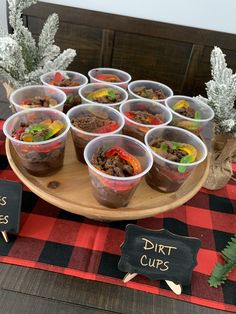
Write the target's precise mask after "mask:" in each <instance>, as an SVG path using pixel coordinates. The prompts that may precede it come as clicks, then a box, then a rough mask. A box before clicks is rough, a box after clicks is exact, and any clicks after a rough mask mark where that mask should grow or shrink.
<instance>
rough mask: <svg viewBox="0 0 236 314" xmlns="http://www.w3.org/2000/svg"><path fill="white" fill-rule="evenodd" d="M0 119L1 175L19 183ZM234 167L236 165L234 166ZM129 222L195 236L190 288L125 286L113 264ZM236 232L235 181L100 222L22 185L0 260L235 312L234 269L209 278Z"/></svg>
mask: <svg viewBox="0 0 236 314" xmlns="http://www.w3.org/2000/svg"><path fill="white" fill-rule="evenodd" d="M2 125H3V122H2V121H0V179H5V180H11V181H17V182H19V179H18V178H17V177H16V175H15V174H14V172H13V171H12V170H11V169H10V167H9V165H8V161H7V158H6V155H5V149H4V141H5V138H4V136H3V133H2V131H1V128H2ZM234 168H235V170H236V167H234ZM128 223H133V224H137V225H139V226H142V227H145V228H149V229H161V228H165V229H167V230H169V231H171V232H173V233H176V234H179V235H184V236H190V237H197V238H199V239H200V240H201V242H202V243H201V248H200V250H199V253H198V257H197V262H198V264H197V266H196V267H195V268H194V271H193V275H192V282H191V285H190V286H184V287H183V293H182V295H180V296H177V295H175V294H174V293H173V292H172V291H170V290H169V288H168V286H167V285H166V283H165V282H164V281H158V280H155V281H151V280H149V279H147V278H145V277H143V276H140V275H139V276H137V277H135V278H134V279H133V280H132V281H130V282H128V283H126V284H124V283H123V282H122V278H123V277H124V275H125V274H124V273H122V272H121V271H119V269H118V268H117V264H118V261H119V259H120V254H121V252H120V245H121V243H122V242H123V241H124V237H125V231H124V230H125V227H126V225H127V224H128ZM235 233H236V182H235V181H233V180H231V181H230V182H229V184H228V185H227V186H226V187H225V188H223V189H221V190H218V191H214V192H213V191H208V190H206V189H201V191H200V192H199V193H198V194H197V195H195V196H194V197H193V198H192V199H191V200H190V201H188V202H187V203H186V204H184V205H183V206H180V207H178V208H176V209H175V210H172V211H170V212H168V213H166V214H161V215H157V216H155V217H152V218H147V219H142V220H137V221H121V222H111V223H103V222H97V221H92V220H89V219H87V218H84V217H81V216H78V215H74V214H71V213H69V212H66V211H63V210H61V209H59V208H57V207H55V206H53V205H51V204H49V203H47V202H45V201H44V200H42V199H40V198H39V197H37V196H36V195H35V194H33V193H32V192H30V191H29V189H28V188H27V187H25V186H24V187H23V199H22V211H21V228H20V232H19V233H18V234H17V235H13V234H12V235H9V240H10V241H9V243H5V242H4V240H3V238H2V237H0V262H3V263H9V264H16V265H21V266H26V267H32V268H38V269H43V270H49V271H53V272H58V273H63V274H66V275H71V276H77V277H80V278H84V279H90V280H97V281H101V282H106V283H111V284H116V285H120V286H126V287H129V288H132V289H137V290H142V291H146V292H149V293H153V294H159V295H162V296H167V297H170V298H176V299H179V300H183V301H188V302H192V303H195V304H199V305H203V306H208V307H212V308H216V309H221V310H226V311H233V312H236V269H234V270H233V271H232V272H231V273H230V276H229V279H228V280H227V281H226V283H225V284H224V285H222V286H221V287H219V288H217V289H215V288H211V287H210V286H209V285H208V282H207V280H208V277H209V275H210V273H211V271H212V269H213V267H214V265H215V263H216V262H217V261H219V260H220V251H221V250H222V249H223V248H224V247H225V245H226V243H227V242H228V241H229V240H230V238H231V237H232V236H233V234H235Z"/></svg>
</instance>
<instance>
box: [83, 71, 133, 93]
mask: <svg viewBox="0 0 236 314" xmlns="http://www.w3.org/2000/svg"><path fill="white" fill-rule="evenodd" d="M101 74H111V75H116V76H118V77H119V79H120V80H121V82H111V81H110V83H112V84H113V85H116V86H119V87H122V88H124V89H127V88H128V84H129V82H130V81H131V76H130V74H129V73H127V72H125V71H121V70H118V69H113V68H96V69H92V70H90V71H89V72H88V76H89V78H90V83H103V82H104V81H105V82H108V83H109V81H106V80H105V79H102V77H101V78H97V76H99V75H101Z"/></svg>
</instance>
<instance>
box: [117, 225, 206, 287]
mask: <svg viewBox="0 0 236 314" xmlns="http://www.w3.org/2000/svg"><path fill="white" fill-rule="evenodd" d="M200 245H201V241H200V240H199V239H197V238H189V237H184V236H180V235H176V234H173V233H171V232H169V231H168V230H165V229H161V230H149V229H145V228H142V227H139V226H136V225H131V224H130V225H127V226H126V238H125V241H124V243H123V244H122V245H121V251H122V256H121V258H120V261H119V264H118V268H119V269H120V270H121V271H123V272H127V273H128V274H129V276H130V278H129V280H130V279H132V277H134V276H135V275H137V274H141V275H144V276H146V277H148V278H149V279H159V280H165V281H166V282H167V283H168V284H169V283H170V282H173V285H175V284H174V283H177V284H182V285H189V284H190V282H191V277H192V271H193V268H194V267H195V265H196V257H197V253H198V250H199V248H200ZM132 274H134V275H133V276H132ZM126 281H128V280H126Z"/></svg>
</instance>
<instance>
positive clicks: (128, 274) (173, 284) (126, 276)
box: [123, 273, 182, 295]
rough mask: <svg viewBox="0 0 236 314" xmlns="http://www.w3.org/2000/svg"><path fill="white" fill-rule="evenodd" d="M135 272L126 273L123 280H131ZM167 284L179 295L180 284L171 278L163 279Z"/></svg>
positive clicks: (135, 274) (180, 290) (180, 291)
mask: <svg viewBox="0 0 236 314" xmlns="http://www.w3.org/2000/svg"><path fill="white" fill-rule="evenodd" d="M137 275H138V274H137V273H132V274H131V273H127V274H126V275H125V277H124V278H123V282H124V283H126V282H128V281H130V280H132V279H133V278H134V277H136V276H137ZM165 282H166V283H167V285H168V286H169V287H170V289H171V290H172V291H173V292H174V293H175V294H177V295H180V294H181V293H182V286H181V285H180V284H176V283H174V282H173V281H171V280H165Z"/></svg>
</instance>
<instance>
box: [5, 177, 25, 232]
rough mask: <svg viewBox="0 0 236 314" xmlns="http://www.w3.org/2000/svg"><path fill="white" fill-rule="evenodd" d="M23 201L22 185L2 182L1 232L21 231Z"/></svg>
mask: <svg viewBox="0 0 236 314" xmlns="http://www.w3.org/2000/svg"><path fill="white" fill-rule="evenodd" d="M21 199H22V185H21V184H20V183H17V182H12V181H7V180H0V232H1V231H7V232H12V233H17V232H18V231H19V226H20V209H21Z"/></svg>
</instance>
